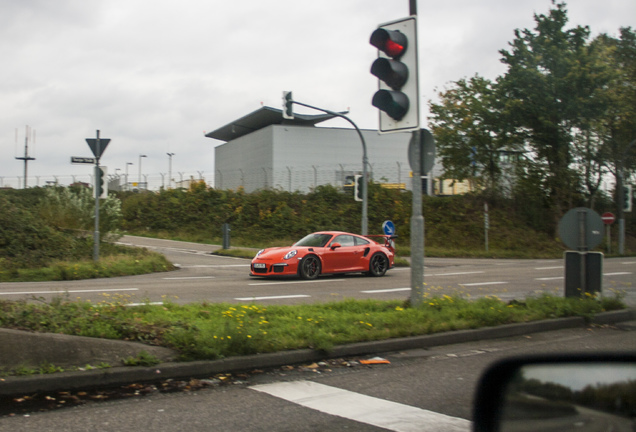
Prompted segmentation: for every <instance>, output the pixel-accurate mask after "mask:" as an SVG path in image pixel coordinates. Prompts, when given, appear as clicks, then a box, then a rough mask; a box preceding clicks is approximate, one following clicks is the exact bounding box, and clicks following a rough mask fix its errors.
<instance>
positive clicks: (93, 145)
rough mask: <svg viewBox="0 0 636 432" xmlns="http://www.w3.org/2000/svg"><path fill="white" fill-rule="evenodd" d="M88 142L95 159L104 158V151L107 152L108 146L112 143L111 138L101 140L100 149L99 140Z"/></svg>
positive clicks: (87, 140)
mask: <svg viewBox="0 0 636 432" xmlns="http://www.w3.org/2000/svg"><path fill="white" fill-rule="evenodd" d="M86 142H87V143H88V146H89V147H90V148H91V151H92V152H93V154H94V155H95V157H96V158H99V157H101V156H102V153H104V150H106V146H107V145H108V143H109V142H110V138H99V147H98V146H97V138H86Z"/></svg>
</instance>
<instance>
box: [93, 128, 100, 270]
mask: <svg viewBox="0 0 636 432" xmlns="http://www.w3.org/2000/svg"><path fill="white" fill-rule="evenodd" d="M95 148H96V150H97V154H98V155H101V142H100V140H99V130H98V131H97V139H96V140H95ZM99 175H100V170H99V156H96V157H95V184H94V185H93V188H94V189H95V231H94V232H93V261H95V262H97V261H99V196H100V195H101V191H100V190H99Z"/></svg>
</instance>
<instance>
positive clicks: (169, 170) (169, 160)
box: [166, 153, 174, 189]
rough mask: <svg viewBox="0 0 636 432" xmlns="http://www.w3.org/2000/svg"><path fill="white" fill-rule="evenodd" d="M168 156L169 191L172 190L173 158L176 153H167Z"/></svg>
mask: <svg viewBox="0 0 636 432" xmlns="http://www.w3.org/2000/svg"><path fill="white" fill-rule="evenodd" d="M166 154H167V155H168V189H171V188H172V156H174V153H166Z"/></svg>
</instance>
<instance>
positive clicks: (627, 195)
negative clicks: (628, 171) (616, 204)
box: [623, 185, 633, 213]
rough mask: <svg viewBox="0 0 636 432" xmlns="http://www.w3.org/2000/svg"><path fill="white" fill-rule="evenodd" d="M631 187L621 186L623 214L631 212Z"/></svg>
mask: <svg viewBox="0 0 636 432" xmlns="http://www.w3.org/2000/svg"><path fill="white" fill-rule="evenodd" d="M632 193H633V188H632V185H624V186H623V211H624V212H625V213H628V212H631V211H632Z"/></svg>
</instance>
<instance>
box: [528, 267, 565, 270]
mask: <svg viewBox="0 0 636 432" xmlns="http://www.w3.org/2000/svg"><path fill="white" fill-rule="evenodd" d="M534 269H535V270H557V269H563V266H556V267H535V268H534Z"/></svg>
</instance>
